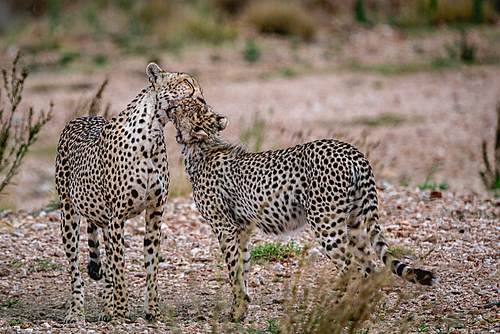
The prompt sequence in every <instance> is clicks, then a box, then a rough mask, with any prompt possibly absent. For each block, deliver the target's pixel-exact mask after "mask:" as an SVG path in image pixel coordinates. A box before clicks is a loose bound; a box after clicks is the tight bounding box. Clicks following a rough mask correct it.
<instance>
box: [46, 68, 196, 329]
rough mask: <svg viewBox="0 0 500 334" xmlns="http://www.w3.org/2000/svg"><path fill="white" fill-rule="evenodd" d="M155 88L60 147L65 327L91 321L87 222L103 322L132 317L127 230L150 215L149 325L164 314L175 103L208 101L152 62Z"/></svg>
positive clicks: (75, 130)
mask: <svg viewBox="0 0 500 334" xmlns="http://www.w3.org/2000/svg"><path fill="white" fill-rule="evenodd" d="M147 74H148V75H149V81H150V82H151V85H150V86H149V87H148V88H146V89H144V90H143V91H142V92H141V93H139V95H138V96H137V97H136V98H135V99H134V100H133V101H132V102H131V103H130V104H129V105H128V106H127V108H126V109H125V110H124V111H122V112H121V113H120V114H119V115H118V117H117V118H113V119H111V120H109V121H107V120H106V119H104V118H102V117H83V118H78V119H75V120H73V121H71V122H69V124H68V125H67V126H66V127H65V128H64V130H63V131H62V134H61V137H60V139H59V144H58V147H57V158H56V175H55V181H56V188H57V192H58V194H59V196H60V198H61V205H62V210H61V218H62V224H61V230H62V241H63V246H64V250H65V252H66V255H67V257H68V259H69V263H70V266H69V272H70V275H71V307H70V311H69V314H68V316H67V317H66V318H65V322H76V321H83V320H84V319H85V316H84V308H83V281H82V278H81V276H80V271H79V264H78V240H79V232H80V218H81V217H84V218H86V219H87V222H88V228H87V232H88V244H89V253H90V261H89V264H88V267H87V268H88V274H89V276H90V277H91V278H93V279H95V280H98V279H101V278H102V277H103V276H104V277H105V279H104V283H103V288H104V292H103V299H104V311H103V312H102V313H101V314H100V316H99V319H100V320H105V321H107V320H111V319H114V320H116V321H123V320H124V318H126V317H129V309H128V293H127V288H126V282H125V276H124V239H123V226H124V223H125V221H126V220H127V219H130V218H132V217H134V216H136V215H138V214H140V213H141V212H142V211H144V210H146V213H145V220H146V234H145V236H144V264H145V268H146V287H147V291H146V295H145V304H144V311H145V313H146V318H147V319H154V318H155V317H157V316H159V315H160V309H159V307H158V283H157V269H158V252H159V248H160V233H161V229H160V226H161V222H160V219H161V216H162V214H163V206H164V204H165V201H166V198H167V194H168V186H169V171H168V163H167V155H166V146H165V141H164V136H163V126H164V125H165V124H166V123H167V122H168V118H167V117H166V110H167V109H168V108H170V103H171V101H172V100H178V99H180V98H184V97H190V96H192V97H198V98H200V99H202V98H203V93H202V91H201V88H200V87H199V86H198V84H197V82H196V81H195V80H194V79H192V78H191V77H190V76H189V75H188V74H184V73H168V72H164V71H162V70H161V69H160V68H159V67H158V65H156V64H154V63H151V64H149V66H148V67H147ZM98 229H102V231H103V239H104V243H105V249H106V258H107V259H106V266H105V272H104V271H103V270H102V265H101V260H100V255H99V239H98Z"/></svg>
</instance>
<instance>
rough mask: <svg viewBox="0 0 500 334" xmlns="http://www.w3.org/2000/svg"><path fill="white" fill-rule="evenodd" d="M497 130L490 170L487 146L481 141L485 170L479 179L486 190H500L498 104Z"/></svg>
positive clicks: (498, 106)
mask: <svg viewBox="0 0 500 334" xmlns="http://www.w3.org/2000/svg"><path fill="white" fill-rule="evenodd" d="M497 115H498V118H497V129H496V142H495V165H494V167H493V168H492V167H491V165H490V162H489V159H488V144H487V143H486V140H483V161H484V166H485V170H484V171H482V172H480V173H479V174H480V175H481V179H482V180H483V183H484V185H485V186H486V187H487V188H488V189H494V190H496V189H500V102H499V103H498V104H497Z"/></svg>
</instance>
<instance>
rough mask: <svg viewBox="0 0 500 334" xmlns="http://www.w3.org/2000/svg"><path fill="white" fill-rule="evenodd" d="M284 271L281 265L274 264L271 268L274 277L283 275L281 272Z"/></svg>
mask: <svg viewBox="0 0 500 334" xmlns="http://www.w3.org/2000/svg"><path fill="white" fill-rule="evenodd" d="M284 271H285V267H283V265H282V264H281V263H279V262H278V263H276V264H275V265H274V266H273V272H274V274H275V275H278V276H280V275H283V272H284Z"/></svg>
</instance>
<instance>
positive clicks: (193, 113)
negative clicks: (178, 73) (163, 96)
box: [169, 97, 229, 144]
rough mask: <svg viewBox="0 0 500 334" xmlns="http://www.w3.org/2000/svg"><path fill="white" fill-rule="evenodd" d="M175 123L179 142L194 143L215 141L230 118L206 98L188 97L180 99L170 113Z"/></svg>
mask: <svg viewBox="0 0 500 334" xmlns="http://www.w3.org/2000/svg"><path fill="white" fill-rule="evenodd" d="M169 118H170V120H171V121H172V123H173V124H174V126H175V128H176V130H177V135H176V136H175V138H176V140H177V142H178V143H179V144H193V143H200V142H210V141H215V140H217V139H218V138H220V134H219V132H220V131H222V130H224V129H225V128H226V127H227V125H228V124H229V120H228V119H227V118H226V117H224V116H223V115H221V114H219V113H217V112H215V111H213V110H212V108H210V107H209V106H208V105H207V104H206V103H205V100H203V99H200V98H192V97H191V98H187V99H183V100H180V101H179V102H178V103H177V104H176V105H175V106H174V107H173V108H172V109H171V112H170V113H169Z"/></svg>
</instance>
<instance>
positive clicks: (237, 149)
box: [179, 136, 248, 182]
mask: <svg viewBox="0 0 500 334" xmlns="http://www.w3.org/2000/svg"><path fill="white" fill-rule="evenodd" d="M179 144H180V146H181V149H182V155H183V156H184V166H185V168H186V172H187V174H188V176H189V179H190V181H191V182H193V181H195V180H196V179H197V176H198V171H199V170H200V168H203V167H204V166H208V165H212V164H215V163H216V162H217V161H218V160H221V159H223V160H226V161H227V160H229V161H231V160H233V159H237V158H240V157H241V155H244V154H248V151H247V150H246V148H245V147H244V146H242V145H238V144H232V143H229V142H227V141H226V140H225V139H224V138H222V137H221V136H218V137H216V138H212V139H211V140H210V141H202V142H194V143H179Z"/></svg>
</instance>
